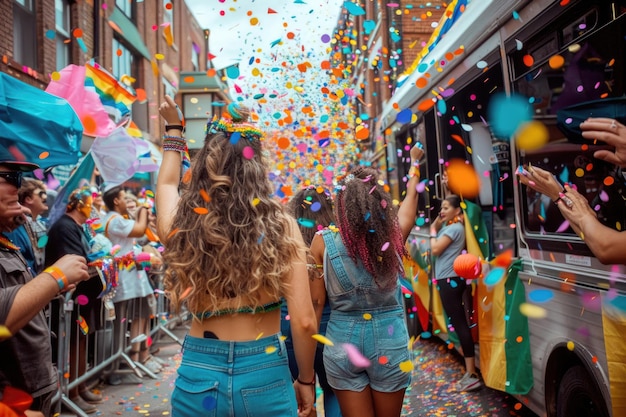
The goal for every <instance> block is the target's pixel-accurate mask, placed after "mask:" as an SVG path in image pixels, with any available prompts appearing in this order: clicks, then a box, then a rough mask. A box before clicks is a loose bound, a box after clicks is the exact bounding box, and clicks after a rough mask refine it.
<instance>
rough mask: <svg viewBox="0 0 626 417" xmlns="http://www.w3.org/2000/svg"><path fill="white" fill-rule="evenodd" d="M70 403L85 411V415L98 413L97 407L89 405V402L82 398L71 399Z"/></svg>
mask: <svg viewBox="0 0 626 417" xmlns="http://www.w3.org/2000/svg"><path fill="white" fill-rule="evenodd" d="M70 401H71V402H73V403H74V404H76V406H77V407H78V408H80V409H81V410H83V412H84V413H85V414H93V413H95V412H96V411H98V408H97V407H96V406H95V405H93V404H89V403H88V402H87V401H85V400H83V399H82V398H81V397H80V396H78V397H74V398H70Z"/></svg>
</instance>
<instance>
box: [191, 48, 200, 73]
mask: <svg viewBox="0 0 626 417" xmlns="http://www.w3.org/2000/svg"><path fill="white" fill-rule="evenodd" d="M200 52H202V51H201V50H200V45H198V44H197V43H195V42H191V65H193V70H194V71H198V70H199V69H200Z"/></svg>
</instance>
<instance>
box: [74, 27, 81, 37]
mask: <svg viewBox="0 0 626 417" xmlns="http://www.w3.org/2000/svg"><path fill="white" fill-rule="evenodd" d="M72 35H74V37H75V38H82V37H83V30H82V29H81V28H76V29H74V31H73V32H72Z"/></svg>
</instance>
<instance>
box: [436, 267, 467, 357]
mask: <svg viewBox="0 0 626 417" xmlns="http://www.w3.org/2000/svg"><path fill="white" fill-rule="evenodd" d="M437 286H438V287H439V295H441V303H442V304H443V309H444V310H445V313H446V314H447V315H448V317H449V319H450V324H452V326H453V327H454V331H455V332H456V334H457V335H458V336H459V340H460V341H461V347H462V348H463V356H464V357H466V358H473V357H474V339H473V338H472V333H471V331H470V328H469V325H468V324H467V317H466V315H465V307H464V306H463V294H464V293H465V289H466V288H467V284H466V283H465V280H464V279H463V278H459V277H452V278H440V279H437Z"/></svg>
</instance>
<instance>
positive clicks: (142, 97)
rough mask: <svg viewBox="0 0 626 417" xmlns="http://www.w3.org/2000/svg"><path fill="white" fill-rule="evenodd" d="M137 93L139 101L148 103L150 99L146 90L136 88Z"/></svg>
mask: <svg viewBox="0 0 626 417" xmlns="http://www.w3.org/2000/svg"><path fill="white" fill-rule="evenodd" d="M135 92H136V93H137V100H139V101H140V102H141V101H146V100H147V99H148V95H147V94H146V90H144V89H143V88H136V89H135Z"/></svg>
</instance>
